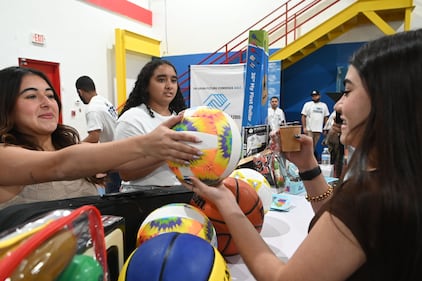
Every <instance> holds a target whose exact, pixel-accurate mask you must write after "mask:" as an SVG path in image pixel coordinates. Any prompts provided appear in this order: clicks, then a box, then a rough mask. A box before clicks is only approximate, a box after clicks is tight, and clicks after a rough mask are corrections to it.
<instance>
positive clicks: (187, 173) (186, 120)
mask: <svg viewBox="0 0 422 281" xmlns="http://www.w3.org/2000/svg"><path fill="white" fill-rule="evenodd" d="M173 130H176V131H184V132H189V133H190V134H192V135H195V136H197V137H198V138H199V139H201V141H202V142H201V143H198V144H194V146H196V147H197V148H198V149H200V150H201V151H202V152H203V154H202V156H200V158H199V159H196V160H192V161H191V163H190V165H187V166H184V165H180V164H177V163H174V162H172V161H168V165H169V167H170V169H171V170H172V171H173V173H174V174H175V175H176V177H177V178H178V179H179V180H180V181H182V182H183V181H185V180H187V179H188V178H189V177H191V176H194V177H197V178H198V179H200V180H201V181H203V182H204V183H206V184H208V185H215V184H217V183H218V182H220V181H221V180H223V179H224V178H226V177H227V176H229V175H230V174H231V173H232V172H233V170H234V169H236V167H237V165H238V163H239V160H240V157H241V151H242V139H241V135H240V130H239V128H238V127H237V125H236V123H235V121H234V120H233V119H232V118H231V117H230V116H229V115H228V114H227V113H225V112H224V111H222V110H219V109H216V108H210V107H206V106H199V107H194V108H190V109H187V110H186V111H185V112H184V114H183V119H182V121H181V122H180V123H178V124H177V125H175V126H174V127H173Z"/></svg>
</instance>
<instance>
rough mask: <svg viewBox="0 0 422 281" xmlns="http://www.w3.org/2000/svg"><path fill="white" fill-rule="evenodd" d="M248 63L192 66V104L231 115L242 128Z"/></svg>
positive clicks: (192, 105)
mask: <svg viewBox="0 0 422 281" xmlns="http://www.w3.org/2000/svg"><path fill="white" fill-rule="evenodd" d="M244 74H245V64H243V63H242V64H211V65H191V66H190V105H191V107H194V106H201V105H206V106H210V107H213V108H218V109H221V110H223V111H224V112H226V113H227V114H229V115H230V116H231V117H232V118H233V119H234V121H236V124H237V125H238V127H239V130H241V128H242V109H243V99H244Z"/></svg>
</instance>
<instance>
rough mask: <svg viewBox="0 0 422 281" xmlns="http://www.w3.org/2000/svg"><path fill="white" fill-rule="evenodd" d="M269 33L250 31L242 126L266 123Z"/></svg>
mask: <svg viewBox="0 0 422 281" xmlns="http://www.w3.org/2000/svg"><path fill="white" fill-rule="evenodd" d="M267 78H268V33H267V32H266V31H264V30H251V31H249V43H248V51H247V58H246V72H245V99H244V104H243V118H242V126H243V127H245V126H254V125H261V124H265V119H266V118H267V113H268V109H267V108H268V105H267V104H268V87H267V85H268V80H267Z"/></svg>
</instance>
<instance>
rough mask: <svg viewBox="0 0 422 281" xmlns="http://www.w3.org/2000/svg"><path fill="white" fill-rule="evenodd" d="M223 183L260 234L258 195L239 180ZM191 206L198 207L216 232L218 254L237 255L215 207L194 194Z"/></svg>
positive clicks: (261, 209) (260, 216)
mask: <svg viewBox="0 0 422 281" xmlns="http://www.w3.org/2000/svg"><path fill="white" fill-rule="evenodd" d="M223 183H224V186H226V187H227V188H228V189H230V191H231V192H233V194H234V195H235V197H236V201H237V204H239V207H240V208H241V209H242V211H243V213H244V214H245V216H246V217H247V218H248V219H249V221H250V222H251V223H252V224H253V226H254V227H255V229H256V230H257V231H258V232H261V230H262V226H263V224H264V209H263V207H262V200H261V198H259V196H258V193H257V192H256V191H255V190H254V189H253V188H252V187H251V186H250V185H249V184H248V183H247V182H245V181H243V180H241V179H237V178H234V177H228V178H226V179H225V180H224V181H223ZM191 204H192V205H195V206H198V207H199V208H200V209H201V210H202V211H203V212H204V213H205V214H206V215H207V217H208V218H209V219H210V221H211V222H212V224H213V225H214V228H215V231H216V232H217V241H218V250H219V251H220V253H221V254H222V255H223V256H225V257H227V256H233V255H237V254H239V252H238V250H237V248H236V245H235V244H234V241H233V239H232V236H231V234H230V232H229V229H228V227H227V225H226V223H225V222H224V220H223V217H222V216H221V214H220V212H219V211H218V209H217V207H215V205H214V204H213V203H211V202H209V201H207V200H206V199H204V198H202V197H200V196H198V195H197V194H194V196H193V197H192V200H191Z"/></svg>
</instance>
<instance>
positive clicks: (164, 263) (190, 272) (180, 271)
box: [118, 232, 231, 281]
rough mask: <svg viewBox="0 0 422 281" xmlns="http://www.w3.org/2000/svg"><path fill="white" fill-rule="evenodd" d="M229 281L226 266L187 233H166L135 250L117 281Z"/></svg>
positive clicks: (207, 245) (213, 251) (201, 241)
mask: <svg viewBox="0 0 422 281" xmlns="http://www.w3.org/2000/svg"><path fill="white" fill-rule="evenodd" d="M135 280H136V281H158V280H160V281H167V280H168V281H171V280H183V281H206V280H213V281H229V280H231V277H230V272H229V269H228V267H227V264H226V262H225V260H224V258H223V257H222V255H221V254H220V253H219V252H218V250H217V249H216V248H215V247H213V246H211V244H210V243H208V242H207V241H205V240H204V239H201V238H199V237H198V236H195V235H192V234H188V233H177V232H168V233H163V234H161V235H158V236H156V237H154V238H151V239H149V240H148V241H146V242H145V243H143V244H142V245H141V246H139V247H138V248H137V249H135V250H134V251H133V252H132V254H131V255H130V256H129V258H128V259H127V260H126V262H125V264H124V265H123V268H122V270H121V271H120V274H119V279H118V281H135Z"/></svg>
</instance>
